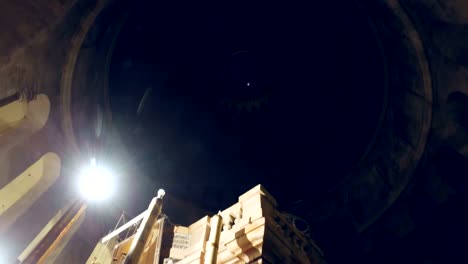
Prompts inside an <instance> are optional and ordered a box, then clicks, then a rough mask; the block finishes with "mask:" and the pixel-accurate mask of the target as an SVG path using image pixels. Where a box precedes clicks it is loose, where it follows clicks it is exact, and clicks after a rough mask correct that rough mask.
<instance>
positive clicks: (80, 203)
mask: <svg viewBox="0 0 468 264" xmlns="http://www.w3.org/2000/svg"><path fill="white" fill-rule="evenodd" d="M86 207H87V203H86V200H81V199H78V200H76V201H75V202H74V203H73V205H72V206H71V207H70V209H68V210H67V212H66V213H65V215H64V216H63V217H62V218H60V220H59V222H58V223H57V224H56V225H55V226H54V227H53V228H52V229H51V230H50V231H49V232H48V233H47V235H46V236H45V237H44V238H43V239H42V240H41V242H40V243H39V244H38V245H37V247H36V248H35V249H34V250H33V251H32V252H31V254H29V255H28V256H27V257H26V258H25V259H24V260H23V261H22V262H20V263H21V264H42V263H45V261H46V260H47V258H48V257H49V256H50V255H51V254H52V252H53V251H54V250H55V249H56V248H57V247H58V246H59V245H60V243H61V241H62V240H63V238H64V237H65V236H66V235H67V233H68V231H69V230H70V229H71V228H72V227H73V226H74V224H75V223H76V222H77V220H78V219H79V218H80V217H81V216H82V215H83V213H84V212H85V210H86Z"/></svg>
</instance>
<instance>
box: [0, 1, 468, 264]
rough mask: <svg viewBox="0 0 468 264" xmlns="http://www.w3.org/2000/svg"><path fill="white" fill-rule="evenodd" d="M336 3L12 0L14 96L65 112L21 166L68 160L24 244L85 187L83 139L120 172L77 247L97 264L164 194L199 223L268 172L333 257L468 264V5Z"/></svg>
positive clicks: (5, 55) (32, 142) (180, 213)
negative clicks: (50, 156) (105, 234)
mask: <svg viewBox="0 0 468 264" xmlns="http://www.w3.org/2000/svg"><path fill="white" fill-rule="evenodd" d="M3 2H5V3H6V4H4V3H3ZM322 2H327V3H319V2H313V3H312V2H310V3H308V4H306V3H295V2H291V1H289V2H279V1H278V2H275V1H256V2H252V1H250V2H249V1H233V2H219V1H217V2H214V1H213V3H208V2H203V3H201V2H195V1H165V2H164V1H149V0H141V1H124V0H112V1H101V0H97V1H96V0H77V1H74V0H58V1H47V2H44V1H41V2H37V1H33V0H29V1H26V0H25V1H24V3H23V2H21V3H20V2H18V1H14V0H8V1H7V0H5V1H2V4H0V7H1V8H0V13H1V14H4V16H2V21H3V22H5V23H3V24H2V23H0V26H2V25H6V26H3V28H2V29H4V31H3V32H4V33H5V34H3V35H2V36H0V40H2V41H0V47H3V48H2V49H0V81H1V82H0V84H1V85H2V86H1V87H2V88H1V89H0V93H1V98H5V97H8V96H11V95H12V94H23V95H27V98H28V99H30V97H31V98H33V97H34V95H36V94H37V93H44V94H46V95H47V96H48V97H49V99H50V101H51V106H52V107H51V114H50V120H49V122H48V123H47V126H46V129H44V130H43V131H42V132H41V135H45V137H46V140H44V138H43V137H42V138H41V137H40V136H37V137H36V136H35V137H33V138H31V139H28V140H27V141H25V142H23V143H22V145H18V146H15V150H14V153H13V155H9V156H8V157H9V160H8V161H9V164H11V165H12V167H11V168H9V174H8V175H7V176H8V177H12V178H13V177H14V176H16V175H17V174H18V172H20V171H22V170H23V169H24V168H27V167H28V166H29V165H30V164H31V163H28V162H29V161H34V160H37V159H38V158H40V157H41V155H42V154H43V153H44V151H45V152H47V151H54V152H56V153H58V154H59V155H60V157H61V158H62V162H63V167H62V175H61V178H60V180H59V182H57V183H56V184H55V185H54V186H53V187H51V188H50V190H49V191H48V192H47V193H46V194H44V195H43V197H42V198H41V199H40V201H38V202H36V203H35V204H34V206H32V207H31V209H30V210H28V211H27V212H26V213H25V214H24V216H23V217H22V218H21V221H18V222H17V223H15V226H14V227H13V228H11V230H9V231H8V234H6V235H5V236H3V237H1V238H2V239H3V238H7V240H6V241H7V242H6V244H8V245H10V244H12V245H13V244H14V245H15V247H16V248H14V249H11V252H10V254H11V256H12V257H14V256H17V255H18V254H19V253H20V252H21V250H22V249H23V248H24V247H25V246H26V245H25V244H26V243H27V242H28V241H30V239H32V237H33V235H34V234H36V233H37V232H39V230H40V229H41V228H42V226H44V225H45V224H46V223H47V221H49V220H50V217H51V216H52V215H53V214H54V213H55V212H56V211H57V210H58V209H59V208H61V207H63V202H64V200H66V199H64V198H65V197H68V196H72V194H71V192H69V190H70V189H73V187H71V186H70V185H71V182H73V181H72V179H73V177H74V174H73V169H74V167H73V166H75V165H76V164H75V163H76V160H77V157H76V156H75V155H76V154H77V153H76V152H74V151H71V150H69V148H70V149H73V145H74V144H75V145H77V149H79V150H80V151H81V152H82V153H84V154H85V155H84V156H85V157H86V158H89V155H88V154H92V155H94V154H96V152H98V154H99V158H102V159H103V160H106V161H108V162H110V163H111V165H112V166H113V167H114V168H115V169H116V171H118V172H119V176H121V178H120V184H119V185H120V186H121V189H120V190H119V195H118V197H116V198H115V199H114V200H113V201H112V205H110V206H108V207H106V208H103V207H102V206H95V207H94V206H91V208H89V209H90V210H89V215H88V216H87V218H86V220H85V224H83V227H80V231H79V235H77V236H75V237H74V239H73V240H72V241H71V243H70V244H69V245H68V246H67V247H68V249H71V250H70V252H71V251H73V252H75V254H76V255H80V257H82V258H86V257H87V256H88V253H89V252H87V250H91V249H92V247H93V246H94V245H95V241H96V240H97V238H98V237H100V236H101V235H102V234H101V233H100V231H99V230H100V228H98V227H99V226H101V224H103V225H102V226H105V227H106V228H112V227H113V225H114V224H115V216H116V215H120V213H121V210H122V209H124V210H126V211H128V213H129V214H130V215H131V216H133V215H136V214H138V213H140V212H141V211H142V210H144V209H145V207H146V206H147V204H148V201H149V200H150V198H151V197H152V196H153V195H154V193H155V190H156V189H157V188H161V187H162V188H165V189H166V191H167V194H168V195H167V196H166V198H165V212H166V213H167V214H168V215H170V216H171V217H172V218H173V219H174V221H176V222H180V223H182V224H188V223H192V222H193V221H195V220H197V219H198V218H200V217H202V216H203V215H205V214H206V213H212V212H216V211H217V210H219V209H223V208H225V207H226V206H228V205H230V204H232V203H234V202H235V201H236V198H237V197H238V195H240V194H241V193H243V192H244V191H246V190H248V189H249V188H251V187H252V186H253V185H256V184H258V183H261V184H263V185H265V186H266V187H267V189H268V190H269V191H270V192H271V193H272V194H273V195H274V196H275V197H276V198H278V200H279V203H280V206H281V210H284V211H287V212H289V213H293V214H296V215H298V216H300V217H303V218H305V219H306V220H308V221H309V223H310V224H311V231H312V237H313V239H315V240H316V241H317V242H318V244H319V245H320V246H321V247H322V249H323V250H324V252H325V257H326V259H327V261H329V263H347V262H350V261H351V262H359V263H372V264H374V263H383V264H384V263H412V264H414V263H422V264H432V263H437V264H438V263H465V262H466V261H465V259H466V257H465V254H464V253H465V252H464V248H466V247H467V242H466V239H464V238H466V237H467V236H468V229H467V225H466V222H467V221H468V219H467V218H466V214H464V212H465V211H466V206H467V204H468V183H467V181H466V175H467V171H468V161H467V157H468V144H467V142H468V131H467V127H468V125H467V124H468V115H467V113H468V110H467V109H468V107H467V105H468V103H467V102H468V99H467V98H468V96H467V94H468V78H467V76H468V63H467V62H466V54H467V51H466V47H468V38H466V37H465V36H466V35H467V34H465V33H466V30H467V24H468V7H467V5H466V4H465V3H464V1H463V0H447V1H442V0H382V1H373V0H359V1H333V2H331V1H322ZM19 11H21V12H19ZM18 13H21V14H23V16H19V15H17V14H18ZM28 14H29V15H30V16H28ZM42 28H43V29H44V30H40V29H42ZM114 37H115V38H114ZM80 41H83V43H81V42H80ZM81 44H83V45H81ZM75 56H76V57H75ZM73 58H75V59H76V60H74V59H73ZM103 106H107V108H106V107H103ZM106 111H109V112H106ZM107 114H110V115H111V116H112V126H109V124H108V122H107V121H109V120H108V119H107V117H108V116H109V115H107ZM97 121H98V122H97ZM104 135H105V136H106V137H104ZM73 150H76V149H73ZM8 154H11V153H8ZM78 156H79V155H78ZM10 158H11V159H10ZM2 177H3V176H2ZM2 180H3V181H5V177H3V178H2ZM109 211H112V213H109ZM210 211H211V212H210ZM107 220H110V221H109V222H112V223H111V224H108V225H106V223H105V222H106V221H107ZM106 228H104V229H106ZM105 231H107V230H105ZM2 235H3V234H2ZM10 238H11V239H10ZM10 240H11V241H13V242H14V243H10ZM4 241H5V240H4ZM78 249H79V250H78ZM78 251H79V252H78ZM77 252H78V253H77ZM61 259H65V260H67V261H68V260H69V259H70V258H69V257H68V255H67V254H62V255H61ZM62 262H65V261H62ZM62 262H58V263H62ZM79 263H82V262H79Z"/></svg>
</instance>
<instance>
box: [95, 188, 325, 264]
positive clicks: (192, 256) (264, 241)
mask: <svg viewBox="0 0 468 264" xmlns="http://www.w3.org/2000/svg"><path fill="white" fill-rule="evenodd" d="M276 206H277V204H276V201H275V199H274V198H273V197H272V196H271V195H270V194H269V193H268V192H267V191H266V190H265V189H264V188H263V187H262V186H261V185H258V186H256V187H255V188H253V189H251V190H249V191H248V192H246V193H245V194H243V195H241V196H239V200H238V202H237V203H236V204H234V205H232V206H231V207H229V208H227V209H225V210H223V211H220V212H219V214H218V215H214V216H211V217H210V216H205V217H203V218H202V219H200V220H198V221H197V222H195V223H193V224H191V225H189V226H179V225H174V224H172V223H171V222H170V221H169V219H168V218H164V217H162V218H160V219H159V220H158V221H157V222H155V224H154V225H153V226H152V231H151V233H152V235H151V236H150V239H149V240H147V241H146V243H145V246H144V251H142V252H143V254H142V255H141V257H140V260H139V261H138V262H131V263H141V264H144V263H179V264H188V263H192V264H195V263H199V264H202V263H239V264H240V263H303V264H307V263H309V264H325V261H324V259H323V256H322V252H321V250H320V249H319V248H318V247H317V246H316V245H315V243H314V242H313V241H312V240H311V239H310V238H309V237H307V236H306V235H305V234H303V233H301V232H299V230H297V229H296V228H295V227H294V225H293V223H291V222H290V221H288V219H287V218H286V217H285V216H284V215H282V214H281V213H280V212H278V210H277V209H276ZM220 216H221V217H220ZM220 220H221V221H222V229H219V230H218V228H220V227H221V226H219V227H218V222H217V221H220ZM219 224H221V222H220V223H219ZM126 227H127V229H128V228H135V227H134V225H126ZM137 227H138V225H137ZM140 229H141V227H140ZM126 231H127V230H125V229H122V230H120V231H119V232H115V233H113V234H110V235H108V236H106V237H104V238H103V239H102V240H101V241H100V242H99V243H98V244H97V246H96V247H95V249H94V251H93V253H92V254H91V256H90V257H89V259H88V261H87V262H86V263H87V264H111V263H113V264H114V263H115V264H116V263H124V260H125V258H126V256H127V253H128V252H129V250H130V245H131V244H132V242H134V238H135V234H133V235H131V236H128V237H126V238H124V240H123V241H121V242H119V243H116V241H113V240H112V239H116V238H117V237H118V235H119V233H120V232H123V233H126ZM217 236H219V238H217V239H215V237H217ZM213 250H214V251H213ZM210 252H214V253H215V254H216V255H217V258H215V259H213V258H208V256H210Z"/></svg>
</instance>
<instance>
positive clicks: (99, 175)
mask: <svg viewBox="0 0 468 264" xmlns="http://www.w3.org/2000/svg"><path fill="white" fill-rule="evenodd" d="M79 185H80V192H81V195H83V197H84V198H86V199H89V200H94V201H100V200H104V199H106V198H109V196H111V194H112V192H113V191H114V188H115V186H114V179H113V177H112V174H111V173H110V171H109V170H108V169H106V168H104V167H100V166H97V165H96V164H95V163H94V164H91V166H89V167H87V168H85V169H83V171H82V172H81V174H80V182H79Z"/></svg>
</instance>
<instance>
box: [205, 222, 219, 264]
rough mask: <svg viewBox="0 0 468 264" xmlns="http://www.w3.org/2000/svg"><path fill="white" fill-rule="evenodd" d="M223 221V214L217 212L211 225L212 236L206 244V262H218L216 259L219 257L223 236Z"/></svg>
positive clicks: (210, 263) (209, 263) (211, 263)
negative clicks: (221, 237) (220, 240)
mask: <svg viewBox="0 0 468 264" xmlns="http://www.w3.org/2000/svg"><path fill="white" fill-rule="evenodd" d="M222 223H223V218H222V217H221V215H219V214H217V215H214V216H213V217H211V220H210V225H211V230H210V236H209V238H208V243H207V244H206V250H205V262H204V263H205V264H216V259H217V257H218V248H219V238H220V236H221V227H222Z"/></svg>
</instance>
